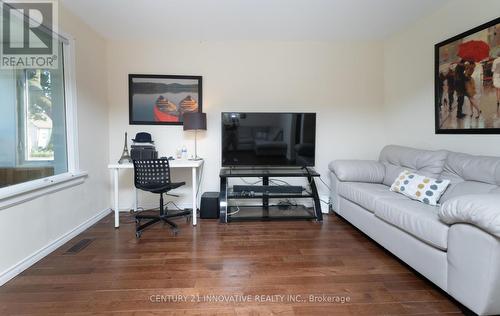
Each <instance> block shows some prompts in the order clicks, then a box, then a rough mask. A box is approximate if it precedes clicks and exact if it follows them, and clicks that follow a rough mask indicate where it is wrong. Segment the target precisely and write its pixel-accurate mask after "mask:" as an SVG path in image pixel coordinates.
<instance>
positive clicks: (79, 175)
mask: <svg viewBox="0 0 500 316" xmlns="http://www.w3.org/2000/svg"><path fill="white" fill-rule="evenodd" d="M58 35H59V37H61V39H62V40H63V43H64V44H63V57H64V60H63V63H64V96H65V97H64V102H65V112H66V113H65V114H66V151H67V157H68V159H67V161H68V171H67V172H65V173H62V174H58V175H54V176H50V177H46V178H41V179H36V180H32V181H27V182H23V183H19V184H14V185H11V186H7V187H4V188H0V210H2V209H6V208H9V207H11V206H14V205H17V204H20V203H23V202H26V201H29V200H32V199H34V198H37V197H39V196H42V195H45V194H48V193H51V192H55V191H60V190H62V189H65V188H69V187H73V186H75V185H79V184H81V183H83V182H84V181H85V178H86V177H87V175H88V174H87V172H85V171H81V170H80V162H79V152H78V120H77V96H76V92H77V90H76V73H75V67H76V61H75V39H74V38H73V37H72V36H71V35H69V34H65V33H64V32H59V34H58Z"/></svg>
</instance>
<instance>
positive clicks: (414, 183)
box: [391, 170, 450, 206]
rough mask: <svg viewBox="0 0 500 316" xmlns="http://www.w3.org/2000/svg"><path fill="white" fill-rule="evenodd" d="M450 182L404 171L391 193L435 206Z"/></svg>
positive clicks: (392, 187) (395, 182)
mask: <svg viewBox="0 0 500 316" xmlns="http://www.w3.org/2000/svg"><path fill="white" fill-rule="evenodd" d="M449 184H450V180H437V179H433V178H429V177H425V176H421V175H418V174H416V173H412V172H410V171H408V170H405V171H403V172H401V173H400V174H399V176H398V177H397V179H396V181H394V183H393V184H392V186H391V191H393V192H398V193H401V194H404V195H406V196H407V197H409V198H411V199H414V200H417V201H420V202H423V203H425V204H429V205H433V206H436V205H438V201H439V199H440V198H441V195H443V193H444V191H445V190H446V188H447V187H448V185H449Z"/></svg>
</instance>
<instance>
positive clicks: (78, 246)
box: [64, 238, 94, 255]
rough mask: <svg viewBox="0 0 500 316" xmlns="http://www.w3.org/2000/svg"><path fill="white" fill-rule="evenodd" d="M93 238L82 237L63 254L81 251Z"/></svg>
mask: <svg viewBox="0 0 500 316" xmlns="http://www.w3.org/2000/svg"><path fill="white" fill-rule="evenodd" d="M93 241H94V239H89V238H87V239H82V240H80V241H79V242H77V243H76V244H74V245H73V247H71V248H69V249H68V250H67V251H66V252H65V253H64V254H65V255H74V254H77V253H79V252H80V251H82V250H83V249H85V248H87V246H88V245H90V243H91V242H93Z"/></svg>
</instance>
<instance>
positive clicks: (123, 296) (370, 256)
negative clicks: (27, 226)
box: [0, 215, 462, 315]
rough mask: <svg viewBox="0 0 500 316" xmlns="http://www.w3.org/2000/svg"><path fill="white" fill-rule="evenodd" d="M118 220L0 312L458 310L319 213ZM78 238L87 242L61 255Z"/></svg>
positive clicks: (54, 260) (43, 265) (0, 301)
mask: <svg viewBox="0 0 500 316" xmlns="http://www.w3.org/2000/svg"><path fill="white" fill-rule="evenodd" d="M121 220H122V226H121V228H120V229H119V230H115V229H114V228H113V224H112V222H113V219H112V217H111V215H110V216H108V217H106V218H105V219H103V220H102V221H100V222H99V223H97V224H96V225H94V226H93V227H92V228H90V229H88V230H87V231H85V232H84V233H83V234H81V235H79V236H77V237H76V238H74V239H73V240H71V241H70V242H68V243H67V244H66V245H64V246H62V247H61V248H59V249H58V250H57V251H55V252H54V253H52V254H51V255H49V256H48V257H46V258H44V259H43V260H41V261H40V262H38V263H37V264H36V265H34V266H33V267H31V268H30V269H28V270H26V271H25V272H23V273H22V274H21V275H19V276H18V277H16V278H15V279H13V280H12V281H10V282H9V283H7V284H6V285H4V286H2V287H1V288H0V315H21V314H23V315H24V314H31V315H45V314H53V315H62V314H69V315H95V314H112V313H119V314H121V315H442V314H454V315H461V314H462V313H461V312H460V309H459V308H458V307H457V306H456V305H455V303H454V302H452V301H450V300H449V299H448V298H447V297H446V296H445V295H443V294H441V292H440V291H438V290H437V289H436V288H435V287H434V286H432V285H431V284H430V283H428V282H427V281H425V280H424V279H422V278H421V277H419V276H417V275H416V274H415V273H414V272H412V271H411V270H409V269H408V268H407V267H406V266H405V265H403V264H402V263H400V262H399V261H398V260H396V259H395V258H394V257H392V256H391V255H389V254H388V253H386V252H385V251H384V250H382V249H381V248H380V247H378V246H377V245H376V244H375V243H374V242H372V241H370V240H369V239H367V238H366V237H365V236H364V235H362V234H361V233H360V232H358V231H357V230H355V229H354V228H353V227H352V226H350V225H349V224H348V223H346V222H344V221H343V220H341V219H339V218H338V217H334V216H331V215H330V216H326V217H325V221H324V222H323V223H322V224H318V223H314V222H304V221H298V222H250V223H249V222H247V223H231V224H229V225H221V224H218V222H216V221H213V220H201V221H200V224H199V225H198V227H196V228H192V227H191V226H190V224H187V223H185V220H184V219H179V220H177V223H179V226H180V228H181V231H180V233H179V235H178V236H177V237H173V235H172V234H171V231H170V229H169V228H168V227H166V226H165V227H163V226H162V225H161V224H160V225H155V226H153V228H151V229H150V230H148V231H146V232H145V233H144V234H143V236H142V238H141V239H140V240H136V238H135V235H134V224H132V218H131V216H130V215H123V216H122V219H121ZM82 239H92V242H91V243H90V244H88V246H87V247H85V248H84V249H83V250H81V251H80V252H78V253H76V254H74V253H73V254H71V253H66V252H67V251H68V250H69V249H70V248H71V247H72V246H74V245H75V244H77V243H78V242H79V241H81V240H82ZM278 295H280V296H278ZM281 295H282V296H283V297H281ZM299 295H300V297H299ZM311 296H312V298H314V299H315V300H316V301H315V302H310V301H309V299H310V298H311ZM193 299H194V300H195V302H192V301H191V300H193ZM217 300H218V301H217ZM224 300H225V301H224ZM231 300H240V301H239V302H234V301H231ZM243 300H246V302H241V301H243ZM257 300H258V301H257ZM326 300H331V301H330V302H328V301H326ZM341 300H343V301H344V303H342V302H341ZM347 301H348V302H347Z"/></svg>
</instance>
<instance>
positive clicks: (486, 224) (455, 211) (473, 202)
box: [439, 194, 500, 237]
mask: <svg viewBox="0 0 500 316" xmlns="http://www.w3.org/2000/svg"><path fill="white" fill-rule="evenodd" d="M439 218H440V219H441V221H443V222H445V223H446V224H449V225H452V224H456V223H466V224H470V225H473V226H476V227H478V228H480V229H482V230H484V231H486V232H488V233H490V234H492V235H494V236H496V237H500V194H469V195H462V196H459V197H456V198H453V199H450V200H448V201H446V202H444V203H443V205H441V208H440V210H439Z"/></svg>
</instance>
